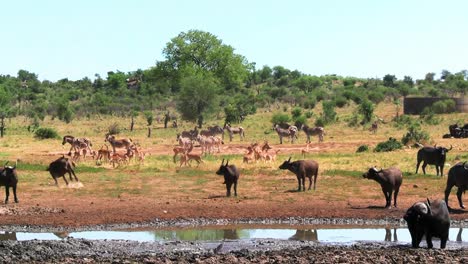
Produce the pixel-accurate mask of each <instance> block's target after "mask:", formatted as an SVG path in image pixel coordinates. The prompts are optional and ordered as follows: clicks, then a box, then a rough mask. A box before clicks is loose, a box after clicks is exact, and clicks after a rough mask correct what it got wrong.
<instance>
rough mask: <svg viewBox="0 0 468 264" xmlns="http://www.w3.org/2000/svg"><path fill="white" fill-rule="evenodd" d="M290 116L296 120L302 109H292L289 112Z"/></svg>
mask: <svg viewBox="0 0 468 264" xmlns="http://www.w3.org/2000/svg"><path fill="white" fill-rule="evenodd" d="M291 115H292V117H293V119H296V118H298V117H300V116H301V115H302V109H301V108H300V107H294V108H293V110H291Z"/></svg>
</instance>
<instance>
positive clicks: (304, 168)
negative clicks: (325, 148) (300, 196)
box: [279, 157, 319, 192]
mask: <svg viewBox="0 0 468 264" xmlns="http://www.w3.org/2000/svg"><path fill="white" fill-rule="evenodd" d="M279 168H280V169H282V170H289V171H291V172H292V173H294V174H296V177H297V182H298V187H297V191H298V192H300V191H301V186H302V190H303V191H305V178H306V177H307V178H309V190H310V187H311V186H312V176H314V190H315V188H316V187H317V176H318V169H319V164H318V162H316V161H315V160H296V161H293V162H291V157H289V159H288V160H285V161H284V162H283V164H281V165H280V166H279Z"/></svg>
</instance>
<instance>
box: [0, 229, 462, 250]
mask: <svg viewBox="0 0 468 264" xmlns="http://www.w3.org/2000/svg"><path fill="white" fill-rule="evenodd" d="M465 229H466V228H465ZM69 238H73V239H87V240H128V241H138V242H167V241H194V242H202V241H203V242H215V241H242V240H255V239H275V240H296V241H315V242H323V243H336V244H349V243H358V242H359V243H360V242H397V243H398V244H408V243H410V242H411V236H410V234H409V231H408V229H407V228H401V227H398V228H389V227H371V228H363V227H362V226H361V227H349V226H341V227H337V226H333V227H329V226H296V227H295V226H266V227H265V226H261V227H259V226H248V225H247V226H246V225H242V226H224V227H205V228H179V229H173V230H168V229H138V230H112V231H79V232H55V233H48V232H9V231H8V230H0V240H16V241H28V240H64V239H69ZM449 240H450V243H451V244H452V245H453V246H455V247H457V246H458V247H460V246H461V247H466V246H468V231H467V230H465V231H464V230H463V228H451V229H450V234H449Z"/></svg>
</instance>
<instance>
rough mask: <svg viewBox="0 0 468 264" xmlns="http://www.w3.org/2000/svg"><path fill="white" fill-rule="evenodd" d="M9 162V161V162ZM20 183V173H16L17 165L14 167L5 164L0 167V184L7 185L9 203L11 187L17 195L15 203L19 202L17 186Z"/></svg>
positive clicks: (6, 200) (6, 191)
mask: <svg viewBox="0 0 468 264" xmlns="http://www.w3.org/2000/svg"><path fill="white" fill-rule="evenodd" d="M7 163H8V162H7ZM17 185H18V174H17V173H16V165H15V166H14V167H11V166H7V164H5V166H3V167H0V186H5V193H6V198H5V203H8V198H9V197H10V187H11V188H12V189H13V196H14V197H15V203H17V202H18V197H16V186H17Z"/></svg>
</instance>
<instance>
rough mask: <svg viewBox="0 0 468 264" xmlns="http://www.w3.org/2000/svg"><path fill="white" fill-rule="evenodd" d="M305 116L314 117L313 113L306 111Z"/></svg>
mask: <svg viewBox="0 0 468 264" xmlns="http://www.w3.org/2000/svg"><path fill="white" fill-rule="evenodd" d="M305 116H306V117H307V118H311V117H313V116H314V113H313V112H312V111H307V112H305Z"/></svg>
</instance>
